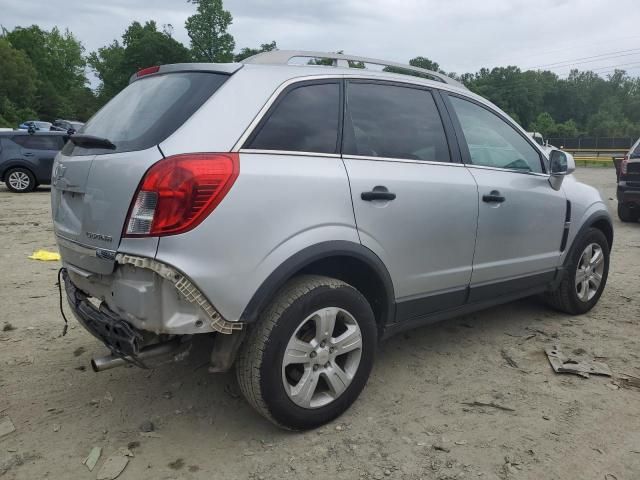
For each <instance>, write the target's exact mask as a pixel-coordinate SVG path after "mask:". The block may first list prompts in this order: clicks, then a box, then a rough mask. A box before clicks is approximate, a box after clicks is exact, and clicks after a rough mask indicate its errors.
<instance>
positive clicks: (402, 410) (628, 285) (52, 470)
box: [0, 168, 640, 480]
mask: <svg viewBox="0 0 640 480" xmlns="http://www.w3.org/2000/svg"><path fill="white" fill-rule="evenodd" d="M577 176H578V177H579V178H580V179H581V180H583V181H586V182H587V183H590V184H592V185H595V186H597V187H598V188H600V189H601V191H602V192H603V196H604V198H606V199H609V206H610V208H611V209H612V211H614V210H615V202H614V201H612V200H611V199H612V198H613V197H614V194H615V173H614V171H613V169H595V168H594V169H580V170H579V171H578V172H577ZM0 212H1V213H0V245H2V247H3V249H2V252H1V253H0V255H1V256H0V258H1V260H0V268H1V271H2V278H1V279H0V302H1V303H0V305H1V309H2V310H1V311H2V313H1V314H0V425H1V424H2V421H1V420H2V417H5V418H6V417H10V418H11V420H12V421H13V424H14V425H15V429H16V431H15V432H13V433H10V434H8V435H5V436H2V437H0V477H2V478H7V479H13V478H20V479H23V478H24V479H41V478H49V479H76V478H77V479H94V478H96V476H97V471H98V470H99V469H100V468H101V466H102V464H103V462H104V461H105V459H106V458H108V457H109V456H111V455H112V454H114V453H117V452H118V449H120V448H122V447H125V448H126V447H127V445H129V449H130V450H131V452H132V454H133V457H131V458H130V459H129V464H128V465H127V467H126V469H125V471H124V472H123V473H122V475H121V476H120V477H119V478H120V479H124V480H126V479H147V478H149V479H152V478H153V479H169V478H181V479H182V478H184V479H196V478H207V479H210V478H225V479H232V478H233V479H234V478H239V479H276V478H291V479H297V478H304V479H306V478H341V479H347V478H348V479H352V478H374V479H378V478H391V479H393V478H397V479H417V478H425V479H432V478H434V479H436V478H437V479H454V478H456V479H457V478H481V479H497V478H500V479H607V480H614V479H617V480H623V479H638V478H640V390H634V389H629V388H619V389H618V388H617V387H616V385H615V382H616V380H615V379H614V380H613V382H614V383H612V379H609V378H606V377H594V376H592V377H591V378H589V379H583V378H580V377H577V376H573V375H558V374H555V373H554V372H553V371H552V370H551V368H550V366H549V363H548V361H547V358H546V356H545V354H544V348H545V347H547V346H550V345H554V344H557V345H559V346H560V347H561V348H562V349H564V350H565V351H566V352H569V353H571V352H575V353H580V352H582V351H584V352H586V355H587V356H598V357H604V358H602V360H603V361H605V362H607V363H608V364H609V366H610V367H611V369H612V371H613V372H614V376H619V375H621V374H625V373H626V374H631V375H636V376H640V337H639V335H638V327H639V325H640V224H635V225H622V224H621V223H620V222H618V221H617V218H616V224H615V228H616V233H615V236H616V238H615V245H614V249H613V256H612V264H611V272H610V274H609V283H608V285H607V288H606V290H605V293H604V295H603V297H602V299H601V300H600V303H599V304H598V305H597V306H596V308H595V309H594V310H593V311H592V312H591V313H589V314H588V315H585V316H581V317H570V316H566V315H561V314H558V313H556V312H553V311H551V310H549V309H548V308H546V307H544V306H542V305H541V304H539V303H538V302H537V301H535V300H524V301H520V302H517V303H513V304H510V305H506V306H502V307H499V308H493V309H491V310H487V311H485V312H482V313H478V314H475V315H471V316H467V317H463V318H458V319H454V320H451V321H448V322H444V323H441V324H438V325H434V326H431V327H426V328H422V329H420V330H417V331H413V332H411V333H409V334H407V335H404V336H402V335H401V336H398V337H396V338H394V339H392V340H390V341H388V342H386V343H385V344H384V345H383V346H382V348H381V350H380V355H379V357H378V361H377V364H376V366H375V367H374V371H373V374H372V377H371V379H370V381H369V384H368V386H367V388H366V389H365V391H364V392H363V394H362V396H361V397H360V399H359V400H358V401H357V402H356V404H355V405H354V406H353V407H352V408H351V410H350V411H349V412H347V413H346V414H345V415H344V416H342V417H341V418H340V419H339V420H338V421H336V422H334V423H333V424H331V425H328V426H326V427H324V428H322V429H320V430H317V431H312V432H308V433H302V434H295V433H288V432H283V431H280V430H278V429H277V428H275V427H273V426H272V425H271V424H269V423H268V422H266V421H265V420H264V419H262V418H261V417H260V416H258V415H257V414H256V413H254V411H253V410H251V408H250V407H249V406H248V405H247V404H246V403H245V402H244V400H243V399H242V398H241V397H239V396H238V393H237V392H238V390H237V387H236V386H235V377H234V376H233V375H231V374H225V375H211V374H208V373H207V369H206V368H205V366H204V364H203V361H202V360H203V359H202V357H200V358H198V356H197V355H196V356H195V357H194V358H192V359H190V360H189V361H188V362H187V363H184V364H178V365H171V366H168V367H163V368H161V369H155V370H151V371H144V370H140V369H137V368H121V369H116V370H110V371H108V372H103V373H100V374H95V373H93V372H92V371H91V369H90V367H89V359H90V357H91V356H92V355H94V354H101V353H103V352H104V349H103V348H102V347H101V346H100V345H98V343H97V342H96V341H95V340H94V339H93V337H91V336H90V335H89V334H88V333H86V332H85V331H83V330H82V328H80V327H76V326H75V325H73V326H72V327H71V328H70V330H69V334H68V335H67V336H66V337H62V336H61V331H62V319H61V317H60V314H59V313H58V291H57V287H56V286H55V283H56V271H57V269H58V268H59V264H58V263H57V262H37V261H33V260H29V259H28V258H27V256H28V255H29V254H31V253H32V252H33V251H34V250H36V249H38V248H47V249H55V242H54V240H53V235H52V229H51V222H50V218H49V191H48V189H44V188H43V189H40V190H39V191H38V192H36V193H33V194H28V195H14V194H11V193H9V192H8V191H7V190H6V189H5V188H4V186H2V187H0ZM9 323H10V324H11V326H13V327H14V329H10V327H8V324H9ZM2 327H4V329H5V331H2ZM478 399H480V400H481V401H483V402H489V403H491V402H493V403H494V404H496V405H498V406H502V407H507V408H508V409H513V411H512V410H504V409H499V408H494V407H488V406H473V405H467V404H466V403H467V402H469V403H473V402H474V401H476V400H478ZM147 420H149V421H151V422H153V424H154V427H155V429H154V431H153V432H151V433H148V434H141V433H140V425H141V424H142V423H143V422H144V421H147ZM5 422H6V420H5ZM94 446H98V447H101V448H102V455H101V457H100V460H99V461H98V464H97V466H96V468H95V469H94V470H93V471H92V472H89V470H88V469H87V467H85V466H84V465H83V464H82V461H83V460H84V458H85V457H87V455H88V454H89V452H90V450H91V449H92V447H94Z"/></svg>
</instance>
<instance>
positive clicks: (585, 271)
mask: <svg viewBox="0 0 640 480" xmlns="http://www.w3.org/2000/svg"><path fill="white" fill-rule="evenodd" d="M603 273H604V252H603V251H602V247H600V245H598V244H597V243H590V244H589V245H587V247H586V248H585V249H584V251H583V252H582V255H580V261H579V262H578V266H577V269H576V280H575V287H576V293H577V295H578V298H579V299H580V301H582V302H588V301H589V300H591V299H592V298H593V297H594V296H595V295H596V293H597V292H598V289H599V288H600V284H601V283H602V275H603Z"/></svg>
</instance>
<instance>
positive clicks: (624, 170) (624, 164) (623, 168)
mask: <svg viewBox="0 0 640 480" xmlns="http://www.w3.org/2000/svg"><path fill="white" fill-rule="evenodd" d="M628 164H629V155H625V156H624V158H623V159H622V162H621V163H620V173H621V174H622V175H626V174H627V165H628Z"/></svg>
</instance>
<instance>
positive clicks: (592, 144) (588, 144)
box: [547, 137, 636, 151]
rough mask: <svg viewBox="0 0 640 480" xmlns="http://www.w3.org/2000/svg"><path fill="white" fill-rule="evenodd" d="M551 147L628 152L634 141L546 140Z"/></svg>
mask: <svg viewBox="0 0 640 480" xmlns="http://www.w3.org/2000/svg"><path fill="white" fill-rule="evenodd" d="M547 140H548V141H549V143H550V144H551V145H554V146H556V147H559V148H563V149H565V150H591V151H598V150H615V151H624V150H629V149H630V148H631V146H632V145H633V144H634V143H635V141H636V139H635V138H631V137H577V138H566V137H565V138H563V137H552V138H548V139H547Z"/></svg>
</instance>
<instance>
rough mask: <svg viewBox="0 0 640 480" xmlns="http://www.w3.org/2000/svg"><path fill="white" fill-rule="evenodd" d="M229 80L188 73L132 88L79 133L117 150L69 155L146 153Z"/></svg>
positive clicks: (148, 80) (145, 80)
mask: <svg viewBox="0 0 640 480" xmlns="http://www.w3.org/2000/svg"><path fill="white" fill-rule="evenodd" d="M227 78H228V76H227V75H222V74H215V73H204V72H184V73H169V74H165V75H152V76H149V77H147V78H143V79H141V80H137V81H135V82H133V83H132V84H130V85H129V86H128V87H127V88H125V89H124V90H123V91H121V92H120V93H119V94H118V95H116V96H115V97H114V98H113V99H112V100H111V101H110V102H109V103H107V104H106V105H105V106H104V107H103V108H102V109H101V110H100V111H99V112H98V113H96V114H95V115H94V116H93V117H92V118H91V120H89V121H88V122H87V123H86V124H85V125H84V127H83V128H82V129H81V130H80V132H79V133H84V134H86V135H95V136H97V137H104V138H108V139H109V140H110V141H111V142H112V143H114V144H115V146H116V149H115V150H98V151H96V150H95V149H91V152H88V151H87V149H84V148H80V147H75V146H73V144H72V143H71V142H69V144H68V145H69V146H68V147H67V148H68V150H69V151H67V149H65V153H67V154H75V155H82V154H86V153H115V152H130V151H133V150H145V149H147V148H150V147H152V146H154V145H157V144H158V143H160V142H162V141H163V140H164V139H165V138H167V137H168V136H169V135H171V134H172V133H173V132H174V131H176V130H177V129H178V127H180V126H181V125H182V124H183V123H184V122H185V121H186V120H187V119H188V118H189V117H190V116H191V115H192V114H193V112H195V111H196V110H197V109H198V108H199V107H200V106H201V105H202V104H203V103H204V102H205V101H206V100H207V99H208V98H209V97H210V96H211V95H212V94H213V93H214V92H215V91H216V90H217V89H218V88H220V86H221V85H222V84H223V83H224V82H225V80H226V79H227Z"/></svg>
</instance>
